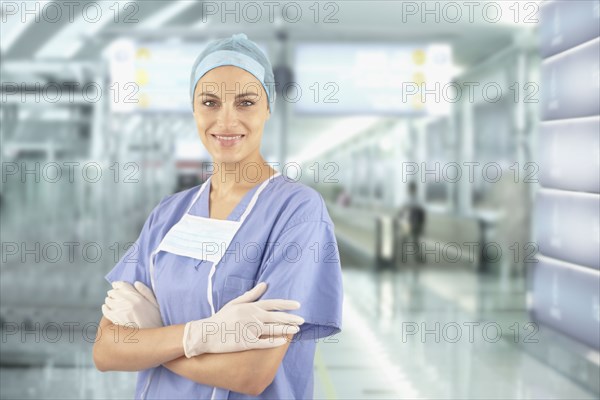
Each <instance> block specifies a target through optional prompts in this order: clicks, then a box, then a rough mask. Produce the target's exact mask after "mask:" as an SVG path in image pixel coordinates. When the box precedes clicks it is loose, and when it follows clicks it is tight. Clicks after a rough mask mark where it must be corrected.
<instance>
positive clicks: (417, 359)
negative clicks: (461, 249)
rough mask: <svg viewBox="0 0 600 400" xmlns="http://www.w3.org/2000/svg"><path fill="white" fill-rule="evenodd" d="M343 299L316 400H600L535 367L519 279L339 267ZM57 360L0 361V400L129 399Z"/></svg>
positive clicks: (319, 370) (69, 358)
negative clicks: (337, 330) (24, 363)
mask: <svg viewBox="0 0 600 400" xmlns="http://www.w3.org/2000/svg"><path fill="white" fill-rule="evenodd" d="M344 290H345V303H344V322H343V324H344V325H343V332H342V333H341V334H340V335H337V336H336V337H334V338H329V339H327V340H322V341H321V342H320V343H319V345H318V352H317V355H316V358H315V370H314V371H315V398H319V399H325V398H329V399H350V398H351V399H372V398H380V399H384V398H389V399H398V398H410V399H417V398H434V399H435V398H439V399H442V398H443V399H491V398H494V399H534V398H535V399H594V398H598V395H597V394H596V395H594V393H592V392H590V391H588V390H586V389H585V388H584V387H583V386H582V385H578V384H577V383H575V382H574V381H573V380H571V379H569V378H568V377H567V376H566V375H564V374H561V373H560V372H559V371H557V370H556V369H554V368H552V367H550V366H548V364H546V363H544V362H543V361H542V360H541V359H540V358H539V357H534V355H535V354H537V353H540V352H536V351H535V350H536V349H538V348H540V349H541V348H551V347H552V346H553V343H545V339H544V336H541V335H540V333H539V332H538V331H536V330H535V326H534V325H531V324H528V323H529V321H528V319H527V314H526V312H525V284H524V282H523V280H522V279H510V280H508V281H505V282H502V281H500V280H499V279H498V278H494V277H491V276H485V275H483V276H482V275H477V274H474V273H473V272H471V271H466V270H457V269H452V270H449V269H447V270H443V269H439V268H438V269H433V268H430V267H429V268H421V269H415V268H407V269H405V270H403V271H400V272H379V273H377V272H373V271H372V270H370V269H368V268H366V267H365V268H350V267H346V266H345V267H344ZM41 345H43V344H40V345H39V346H41ZM2 346H3V352H4V350H6V349H11V347H5V346H6V344H5V343H3V345H2ZM36 346H37V345H36ZM46 346H48V344H46ZM59 346H60V345H54V346H53V350H54V349H59V348H60V347H59ZM29 350H31V348H29ZM529 350H532V351H529ZM12 351H16V349H15V347H12ZM24 351H25V350H24ZM69 351H70V353H69V354H66V355H65V352H67V353H68V352H69ZM33 353H37V350H35V351H33V352H32V354H33ZM56 353H61V354H62V358H58V357H55V358H50V359H49V360H48V361H45V363H43V362H42V363H39V362H38V364H40V366H38V367H35V368H24V367H16V366H15V365H14V364H12V365H7V364H6V357H5V356H3V365H2V368H1V370H0V398H2V399H9V398H10V399H17V398H26V399H42V398H61V399H69V398H71V399H73V398H77V399H83V398H85V399H117V398H132V397H133V393H134V385H135V373H117V372H110V373H100V372H98V371H96V370H95V369H94V368H93V365H92V364H91V343H80V344H79V345H78V346H73V345H70V346H66V347H64V348H62V350H61V351H59V352H56ZM53 360H55V361H53ZM21 364H22V363H21ZM590 379H600V378H590Z"/></svg>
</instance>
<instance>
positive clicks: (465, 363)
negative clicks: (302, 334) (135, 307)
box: [0, 0, 600, 399]
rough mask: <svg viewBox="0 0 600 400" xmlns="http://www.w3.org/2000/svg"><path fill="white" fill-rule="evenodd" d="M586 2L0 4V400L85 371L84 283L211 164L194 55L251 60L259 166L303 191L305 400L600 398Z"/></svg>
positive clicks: (99, 392)
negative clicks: (313, 193)
mask: <svg viewBox="0 0 600 400" xmlns="http://www.w3.org/2000/svg"><path fill="white" fill-rule="evenodd" d="M599 16H600V3H599V2H598V1H594V0H590V1H543V2H539V1H529V2H527V1H519V2H517V1H514V2H510V1H500V2H488V1H476V2H444V1H426V2H411V1H323V2H321V1H315V2H278V1H275V2H210V1H184V0H180V1H101V2H94V1H85V0H81V1H76V2H61V1H40V2H33V1H25V2H22V1H19V2H12V1H2V4H1V25H0V27H1V35H0V39H1V40H0V56H1V61H0V74H1V81H2V83H1V93H0V94H1V107H2V108H1V112H0V124H1V127H0V129H1V152H0V155H1V157H2V180H1V183H0V218H1V246H2V247H1V261H2V263H1V270H0V272H1V283H0V290H1V292H0V301H1V303H0V324H1V335H2V340H1V354H0V397H1V398H3V399H4V398H5V399H9V398H10V399H21V398H27V399H42V398H63V399H67V398H78V399H82V398H98V399H111V398H132V397H133V394H134V384H135V373H121V372H106V373H101V372H98V371H97V370H96V369H95V368H94V365H93V362H92V356H91V348H92V344H93V341H94V336H95V332H96V326H97V325H96V324H97V322H98V321H99V319H100V317H101V311H100V306H101V304H102V303H103V301H104V297H105V293H106V291H107V290H108V289H109V286H108V284H107V283H106V281H105V280H104V278H103V277H104V275H105V274H106V273H107V272H108V271H109V270H110V269H111V268H112V267H113V266H114V264H115V263H116V262H117V261H118V260H119V258H120V257H121V256H122V255H123V253H124V252H125V250H126V249H127V248H128V246H129V245H130V244H131V242H133V241H135V239H136V238H137V235H138V234H139V232H140V229H141V227H142V225H143V223H144V221H145V219H146V217H147V216H148V214H149V212H150V211H151V210H152V208H153V207H154V206H155V205H156V204H157V203H158V202H159V201H160V200H161V199H162V198H163V197H164V196H166V195H169V194H171V193H174V192H177V191H180V190H183V189H186V188H189V187H192V186H195V185H198V184H200V183H202V182H203V181H204V180H205V179H206V177H207V174H208V172H209V171H210V169H209V168H206V167H207V164H208V163H209V162H210V158H209V155H208V153H207V152H206V151H205V149H204V148H203V147H202V145H201V142H200V140H199V138H198V136H197V132H196V128H195V125H194V120H193V117H192V114H191V109H190V104H189V100H188V80H189V73H190V69H191V66H192V63H193V61H194V59H195V57H196V56H197V55H198V54H199V52H200V51H201V50H202V49H203V46H205V45H206V43H207V42H209V41H210V40H213V39H216V38H222V37H227V36H230V35H232V34H233V33H239V32H243V33H246V34H247V35H248V37H249V38H250V39H252V40H254V41H256V42H257V43H258V44H259V45H260V46H261V47H262V48H263V50H264V51H265V52H266V53H267V55H268V56H269V58H270V60H271V61H272V64H273V67H274V70H275V77H276V81H277V92H278V96H277V105H276V108H275V113H274V115H273V116H272V118H271V119H270V120H269V122H268V123H267V125H266V127H265V131H264V138H263V155H264V156H265V158H266V159H267V160H269V161H270V162H273V163H274V164H273V165H274V166H275V168H276V169H278V170H280V171H281V172H283V173H284V174H285V175H287V176H288V177H289V178H290V179H294V180H298V181H301V182H303V183H304V184H307V185H310V186H312V187H314V188H315V189H316V190H318V191H319V192H320V193H321V195H322V196H323V198H324V199H325V201H326V203H327V207H328V210H329V213H330V215H331V217H332V219H333V221H334V223H335V228H336V236H337V240H338V244H339V247H340V253H341V262H342V269H343V273H344V289H345V302H344V322H343V324H344V325H343V331H342V333H341V334H340V335H338V336H336V337H334V338H332V339H329V340H326V341H323V342H321V343H319V345H318V351H317V354H316V358H315V370H314V371H315V397H316V398H328V399H336V398H337V399H350V398H351V399H367V398H394V399H396V398H411V399H413V398H444V399H468V398H473V399H482V398H498V399H499V398H502V399H509V398H513V399H525V398H537V399H591V398H598V396H599V394H600V367H599V365H600V355H599V350H600V277H599V268H600V255H599V248H600V228H599V220H600V215H599V210H600V197H599V192H600V179H599V170H600V165H599V148H600V143H599V131H600V126H599V114H600V111H599V92H600V77H599V70H600V67H599V43H600V42H599V40H600V39H599V34H600V33H599V29H600V28H599V26H600V22H599Z"/></svg>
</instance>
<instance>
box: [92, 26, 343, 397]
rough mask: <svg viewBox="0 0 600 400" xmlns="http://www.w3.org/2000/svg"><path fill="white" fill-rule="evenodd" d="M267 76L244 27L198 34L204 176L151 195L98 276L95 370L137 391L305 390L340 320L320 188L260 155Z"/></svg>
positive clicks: (195, 91) (335, 255)
mask: <svg viewBox="0 0 600 400" xmlns="http://www.w3.org/2000/svg"><path fill="white" fill-rule="evenodd" d="M274 87H275V85H274V82H273V70H272V67H271V64H270V62H269V60H268V59H267V58H266V56H265V55H264V54H263V53H262V51H260V49H259V48H258V47H257V46H256V44H255V43H253V42H251V41H250V40H248V38H247V37H246V35H244V34H237V35H233V36H232V37H231V38H227V39H223V40H218V41H215V42H213V43H211V44H209V46H208V47H207V48H206V49H205V50H204V51H203V52H202V53H201V54H200V56H199V57H198V59H197V60H196V62H195V64H194V66H193V68H192V75H191V81H190V98H191V102H192V108H193V116H194V119H195V122H196V126H197V129H198V135H199V136H200V140H201V141H202V143H203V144H204V146H205V147H206V149H207V151H208V152H209V154H210V155H211V157H212V160H213V163H214V165H216V167H215V170H214V173H213V174H212V175H211V177H210V178H209V179H208V180H207V181H206V182H205V183H204V184H203V185H202V186H201V187H195V188H192V189H189V190H186V191H183V192H179V193H176V194H174V195H171V196H168V197H166V198H165V199H163V200H162V201H161V202H160V204H159V205H158V206H156V208H155V209H154V210H153V212H152V213H151V215H150V216H149V217H148V220H147V221H146V224H145V225H144V227H143V229H142V232H141V234H140V236H139V238H138V240H137V242H136V245H135V246H132V247H131V250H130V252H128V253H127V254H125V255H124V257H123V258H122V259H121V260H120V261H119V263H118V264H117V265H116V266H115V267H114V268H113V270H112V271H110V272H109V273H108V274H107V275H106V279H107V280H108V281H109V282H111V283H112V284H113V289H112V290H110V291H109V292H108V297H107V298H106V301H105V304H104V305H103V307H102V312H103V315H104V317H103V318H102V320H101V322H100V327H99V332H98V338H99V339H98V341H97V342H96V343H95V345H94V361H95V363H96V366H97V367H98V369H100V370H103V371H106V370H127V371H132V370H133V371H139V374H138V382H137V388H136V398H137V399H140V398H141V399H145V398H153V399H167V398H169V399H171V398H177V399H184V398H195V399H209V398H210V399H215V398H219V399H223V398H225V399H234V398H235V399H238V398H257V397H258V398H277V399H283V398H286V399H288V398H289V399H291V398H296V399H298V398H312V397H313V361H314V355H315V350H316V342H317V340H316V339H319V338H322V337H326V336H330V335H333V334H336V333H338V332H339V331H340V330H341V319H342V298H343V291H342V279H341V266H340V261H339V252H338V247H337V242H336V239H335V236H334V233H333V232H334V229H333V223H332V221H331V218H330V217H329V214H328V213H327V208H326V207H325V203H324V201H323V198H322V197H321V196H320V195H319V193H317V192H316V191H315V190H313V189H311V188H309V187H307V186H305V185H302V184H301V183H298V182H291V181H288V180H287V179H286V178H285V177H284V176H282V175H281V174H279V173H278V172H276V171H275V170H273V168H271V167H270V166H269V165H268V164H267V163H266V162H265V160H264V158H263V156H262V155H261V153H260V147H261V141H262V135H263V129H264V126H265V123H266V122H267V120H268V119H269V118H270V116H271V113H272V112H273V106H274V101H275V91H274ZM250 171H252V172H250ZM283 311H289V312H283ZM128 323H133V324H136V325H137V327H138V328H140V329H139V330H137V331H133V332H131V329H130V328H128V327H126V326H124V325H126V324H128ZM101 329H102V330H105V332H106V330H107V329H110V330H115V331H116V332H117V333H116V334H115V335H104V336H102V335H101V332H100V330H101ZM118 333H123V335H118ZM133 334H135V339H136V340H135V343H132V341H131V335H133ZM115 337H116V338H123V340H122V341H121V342H119V341H118V340H114V338H115Z"/></svg>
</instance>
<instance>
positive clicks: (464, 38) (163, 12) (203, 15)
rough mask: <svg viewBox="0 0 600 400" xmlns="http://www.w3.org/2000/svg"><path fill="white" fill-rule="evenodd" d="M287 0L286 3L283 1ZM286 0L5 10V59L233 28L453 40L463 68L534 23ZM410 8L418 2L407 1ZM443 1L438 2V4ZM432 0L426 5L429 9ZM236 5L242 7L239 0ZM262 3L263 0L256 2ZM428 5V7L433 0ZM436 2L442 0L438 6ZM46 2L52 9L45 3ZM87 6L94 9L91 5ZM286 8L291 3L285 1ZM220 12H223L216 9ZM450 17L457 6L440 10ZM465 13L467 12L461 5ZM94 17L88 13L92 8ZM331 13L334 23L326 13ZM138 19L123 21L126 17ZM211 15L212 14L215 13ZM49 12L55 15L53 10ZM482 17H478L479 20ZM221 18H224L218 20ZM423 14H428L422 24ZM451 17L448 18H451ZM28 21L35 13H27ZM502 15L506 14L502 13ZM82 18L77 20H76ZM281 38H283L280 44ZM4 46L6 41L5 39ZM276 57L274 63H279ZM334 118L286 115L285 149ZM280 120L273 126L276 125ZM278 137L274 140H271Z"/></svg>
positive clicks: (262, 34)
mask: <svg viewBox="0 0 600 400" xmlns="http://www.w3.org/2000/svg"><path fill="white" fill-rule="evenodd" d="M52 3H54V2H46V3H45V4H43V6H42V8H41V10H42V12H43V11H44V10H46V12H47V13H51V11H52V7H54V8H56V5H58V6H59V7H61V9H62V11H63V12H67V11H68V10H67V9H66V8H65V6H64V5H60V4H61V3H62V2H58V3H56V4H55V6H50V5H51V4H52ZM88 3H96V4H103V7H105V8H104V9H103V12H104V15H103V18H102V19H101V20H100V21H99V22H98V23H96V24H85V23H78V21H79V20H81V18H78V17H79V16H80V14H81V9H83V8H84V7H86V4H88ZM287 3H289V2H287ZM287 3H286V2H283V3H281V4H282V6H281V7H278V8H275V12H274V13H273V15H274V18H273V20H272V21H270V20H269V17H268V9H266V8H264V9H263V10H262V12H263V16H262V18H260V19H259V20H258V21H257V22H254V23H249V22H243V21H241V22H240V23H236V22H235V21H234V16H233V15H227V14H225V15H223V16H220V14H219V13H217V14H215V15H210V14H211V12H210V11H211V10H212V9H211V7H214V6H215V5H216V6H220V5H222V4H223V2H199V1H188V0H180V1H171V2H169V1H137V2H131V1H129V2H122V3H121V10H120V14H119V16H118V22H115V21H114V13H113V11H112V10H108V9H106V7H110V5H111V4H114V3H113V2H100V3H97V2H93V1H89V0H84V1H80V2H79V4H80V6H79V7H80V8H76V9H75V12H74V15H75V18H74V19H73V21H69V19H68V18H66V17H63V18H60V19H59V20H58V21H57V22H53V21H49V20H47V19H48V18H40V21H39V22H31V23H29V24H22V23H20V21H19V20H18V17H19V15H18V14H17V15H3V16H2V18H3V19H4V18H6V22H4V21H3V23H2V24H1V34H2V38H3V39H2V42H3V43H2V48H1V52H2V53H1V56H2V63H9V62H15V61H17V62H18V61H31V60H36V61H39V62H41V61H44V60H48V61H50V60H63V61H64V60H69V61H76V62H79V61H92V62H93V61H95V60H98V59H99V58H100V55H101V54H102V51H103V50H104V49H105V48H106V47H107V46H108V45H109V44H110V43H112V42H113V41H114V40H116V39H118V38H122V37H128V38H132V37H133V38H141V39H144V40H149V39H150V40H151V39H156V40H167V39H178V40H185V41H188V40H189V41H206V40H209V39H212V38H217V37H222V36H226V35H231V34H232V33H236V32H244V33H246V34H247V35H248V36H249V37H250V38H251V39H252V40H255V41H262V42H265V43H267V45H268V46H269V48H270V49H271V48H272V49H275V51H277V50H276V49H281V48H284V49H285V48H287V49H289V48H290V47H292V46H293V44H294V43H296V42H304V41H311V42H324V41H335V42H352V43H357V42H394V43H407V44H408V43H410V44H415V43H430V42H445V43H449V44H450V45H451V46H452V51H453V57H454V62H455V64H456V65H457V66H458V68H460V69H467V68H469V66H473V65H476V64H477V63H478V62H480V61H482V60H485V59H487V58H489V57H490V56H491V55H493V54H495V53H496V52H498V51H499V50H501V49H503V48H505V47H507V46H509V45H510V44H511V43H512V41H513V38H514V37H515V35H516V34H517V33H518V31H520V30H524V29H532V28H534V26H531V25H527V26H526V25H524V24H520V25H517V24H511V23H505V22H502V21H501V22H498V23H489V22H485V20H483V19H482V18H481V17H480V16H481V13H482V11H481V10H480V9H479V10H478V9H477V8H476V9H475V12H474V16H475V17H476V18H474V19H473V21H470V20H469V17H468V16H467V15H466V14H464V15H462V18H460V20H459V22H456V23H451V22H444V21H443V20H440V21H438V22H436V21H435V15H433V14H427V15H421V14H420V13H417V14H415V15H411V14H410V13H409V12H408V11H410V10H411V8H410V7H411V5H410V4H407V2H401V1H337V2H321V3H319V6H320V14H319V20H320V21H323V22H320V23H314V21H313V17H314V14H313V9H310V7H311V5H312V4H314V3H313V2H292V3H294V4H300V5H301V7H302V13H303V17H302V18H300V20H299V22H296V23H289V22H286V20H285V19H283V18H282V17H281V16H282V11H281V10H282V9H283V8H284V7H287ZM408 3H411V4H412V5H413V6H414V5H416V6H419V4H424V3H422V2H408ZM435 3H437V4H438V7H444V3H443V2H435ZM435 3H433V2H432V3H430V6H431V7H434V6H435ZM236 4H237V6H238V7H246V6H247V3H238V2H226V4H225V7H230V8H228V9H234V7H235V6H236ZM240 4H241V5H240ZM254 4H263V3H260V2H258V3H254ZM432 4H433V5H432ZM440 4H441V5H440ZM48 7H50V8H48ZM88 7H90V9H91V7H93V5H92V4H90V5H89V6H88ZM290 7H291V6H290ZM219 11H220V10H219ZM241 11H242V13H245V14H243V15H246V16H247V18H246V19H250V18H254V15H255V14H254V11H255V10H253V9H252V8H248V9H244V8H242V9H241ZM441 11H442V12H445V13H447V15H450V16H453V15H454V12H455V10H453V9H447V10H441ZM462 12H463V13H465V12H466V10H462ZM89 13H90V14H92V15H93V12H91V11H90V12H89ZM330 13H334V15H333V19H332V20H331V21H328V22H325V17H326V16H327V15H328V14H330ZM130 14H131V16H132V17H133V18H134V19H135V20H137V22H134V21H129V20H126V17H127V16H128V15H130ZM212 14H214V13H212ZM50 15H52V14H50ZM286 15H287V16H288V17H289V18H293V16H294V15H295V9H294V8H293V7H291V8H288V14H286ZM478 17H479V18H478ZM222 18H225V20H224V21H222V20H221V19H222ZM422 18H426V20H425V22H423V21H422ZM448 18H451V17H448ZM30 19H32V18H31V17H30ZM504 20H505V19H504ZM79 22H81V21H79ZM282 38H285V40H287V42H286V43H287V44H286V45H282V42H281V40H282ZM7 44H8V45H7ZM277 61H278V60H274V62H273V64H275V65H276V64H277V63H278V62H277ZM338 119H339V117H310V116H294V115H291V116H290V118H289V120H288V121H287V125H286V126H288V127H289V130H288V148H289V149H290V152H301V151H302V149H305V148H306V146H307V145H308V144H310V143H314V142H315V141H318V140H319V137H320V135H324V134H327V133H326V130H327V128H328V127H331V126H333V124H334V123H335V121H336V120H338ZM275 125H277V126H275ZM278 126H281V124H279V123H273V124H271V126H268V127H267V130H266V136H267V137H269V136H271V137H274V136H273V135H277V134H278V132H279V131H280V129H279V128H278ZM273 142H275V141H273Z"/></svg>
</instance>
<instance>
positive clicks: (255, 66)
mask: <svg viewBox="0 0 600 400" xmlns="http://www.w3.org/2000/svg"><path fill="white" fill-rule="evenodd" d="M223 65H233V66H236V67H239V68H242V69H244V70H246V71H248V72H249V73H251V74H252V75H254V76H255V77H256V79H258V81H259V82H260V83H261V84H262V86H263V88H264V89H265V93H267V103H268V106H269V110H270V111H271V113H273V107H274V106H275V77H274V75H273V67H272V66H271V62H270V61H269V59H268V58H267V56H266V55H265V54H264V53H263V52H262V50H261V49H260V48H259V47H258V46H257V45H256V43H254V42H253V41H251V40H250V39H248V37H247V36H246V35H245V34H243V33H237V34H234V35H232V36H231V37H230V38H226V39H219V40H215V41H213V42H211V43H209V44H208V46H206V48H205V49H204V50H203V51H202V53H200V55H199V56H198V58H196V61H195V62H194V66H193V67H192V75H191V78H190V99H191V100H192V108H193V107H194V90H195V88H196V84H198V81H199V80H200V78H202V77H203V76H204V74H206V73H207V72H208V71H210V70H211V69H213V68H217V67H220V66H223Z"/></svg>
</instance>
